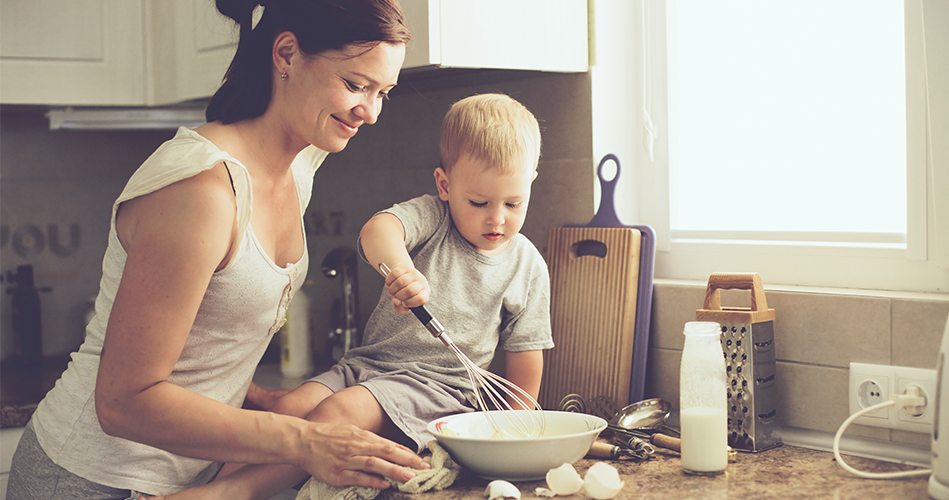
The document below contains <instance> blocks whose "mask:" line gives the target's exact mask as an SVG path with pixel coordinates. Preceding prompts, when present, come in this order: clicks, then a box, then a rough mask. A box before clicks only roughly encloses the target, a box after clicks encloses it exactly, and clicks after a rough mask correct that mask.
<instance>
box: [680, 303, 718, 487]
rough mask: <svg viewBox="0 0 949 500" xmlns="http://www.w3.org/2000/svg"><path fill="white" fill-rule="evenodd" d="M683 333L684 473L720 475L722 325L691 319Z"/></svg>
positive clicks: (682, 430)
mask: <svg viewBox="0 0 949 500" xmlns="http://www.w3.org/2000/svg"><path fill="white" fill-rule="evenodd" d="M684 334H685V347H684V348H683V349H682V365H681V367H680V370H679V414H680V425H681V428H682V429H681V432H682V452H681V455H682V469H683V470H684V471H685V472H686V473H687V474H696V475H715V474H721V473H722V472H725V466H727V465H728V424H727V418H728V417H727V406H726V404H727V402H728V401H727V399H726V397H725V383H726V382H725V356H724V353H723V352H722V343H721V327H720V326H719V324H718V323H713V322H705V321H691V322H688V323H686V324H685V331H684Z"/></svg>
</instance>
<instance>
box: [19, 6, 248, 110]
mask: <svg viewBox="0 0 949 500" xmlns="http://www.w3.org/2000/svg"><path fill="white" fill-rule="evenodd" d="M236 41H237V31H236V28H235V27H234V26H233V23H231V21H230V20H229V19H227V18H225V17H224V16H222V15H220V14H219V13H218V12H217V11H216V10H215V8H214V2H212V1H210V0H173V1H168V0H135V1H133V0H86V1H84V2H62V1H60V0H2V2H0V103H2V104H42V105H74V106H154V105H163V104H171V103H177V102H182V101H187V100H191V99H197V98H204V97H208V96H209V95H211V94H212V93H213V92H214V90H215V89H216V88H217V87H218V86H219V85H220V83H221V78H222V77H223V76H224V72H225V71H226V70H227V65H228V64H229V63H230V60H231V56H232V55H233V53H234V50H235V49H236Z"/></svg>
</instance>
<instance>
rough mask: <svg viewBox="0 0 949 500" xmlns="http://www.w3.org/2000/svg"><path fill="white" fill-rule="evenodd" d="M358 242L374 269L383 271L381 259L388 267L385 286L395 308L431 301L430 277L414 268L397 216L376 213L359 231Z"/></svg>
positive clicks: (399, 308) (404, 308)
mask: <svg viewBox="0 0 949 500" xmlns="http://www.w3.org/2000/svg"><path fill="white" fill-rule="evenodd" d="M359 244H360V246H361V247H362V252H363V255H364V256H365V257H366V260H367V261H368V262H369V264H370V265H372V268H373V269H375V270H376V271H379V272H380V273H381V272H382V271H380V270H379V264H380V263H384V264H385V265H386V266H388V267H389V270H390V272H389V275H388V276H386V286H387V287H388V288H389V295H391V296H392V304H393V305H394V306H395V310H396V312H399V313H405V312H408V310H409V309H408V308H409V307H417V306H420V305H423V304H425V303H426V302H428V296H429V293H430V289H429V286H428V280H427V279H425V276H423V275H422V273H421V272H419V271H418V269H415V265H414V264H413V263H412V257H411V256H409V252H408V250H406V249H405V227H404V226H402V221H400V220H399V218H398V217H396V216H395V215H392V214H390V213H384V212H383V213H379V214H376V215H374V216H373V217H372V218H371V219H369V222H367V223H366V224H365V225H364V226H363V227H362V230H361V231H360V232H359Z"/></svg>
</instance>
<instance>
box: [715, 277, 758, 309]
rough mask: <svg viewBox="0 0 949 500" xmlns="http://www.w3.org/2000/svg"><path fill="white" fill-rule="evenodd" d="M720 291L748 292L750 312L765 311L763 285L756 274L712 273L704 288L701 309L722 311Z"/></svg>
mask: <svg viewBox="0 0 949 500" xmlns="http://www.w3.org/2000/svg"><path fill="white" fill-rule="evenodd" d="M721 290H750V291H751V310H752V311H767V310H768V299H766V298H765V295H764V285H763V284H762V283H761V276H760V275H758V273H712V275H711V276H709V277H708V286H707V287H706V288H705V305H704V306H703V307H702V309H706V310H709V311H720V310H722V296H721V292H720V291H721Z"/></svg>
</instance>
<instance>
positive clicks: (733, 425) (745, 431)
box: [695, 273, 781, 452]
mask: <svg viewBox="0 0 949 500" xmlns="http://www.w3.org/2000/svg"><path fill="white" fill-rule="evenodd" d="M728 289H739V290H748V291H750V292H751V307H750V308H745V307H722V304H721V290H728ZM695 319H696V321H713V322H716V323H718V324H719V325H721V331H722V334H721V343H722V350H723V352H724V354H725V370H726V377H727V383H728V386H727V394H726V396H727V399H728V444H729V445H730V446H731V447H732V448H734V449H736V450H739V451H751V452H759V451H763V450H767V449H769V448H773V447H775V446H779V445H781V439H780V436H779V434H778V428H777V427H778V425H777V420H778V419H777V417H778V414H777V413H778V410H777V395H776V391H777V386H776V384H775V376H776V373H775V371H776V370H775V357H774V309H769V308H768V301H767V298H766V297H765V293H764V286H763V285H762V283H761V276H759V275H758V273H714V274H712V275H711V276H709V279H708V286H707V287H706V289H705V302H704V305H703V307H702V309H699V310H697V311H696V313H695Z"/></svg>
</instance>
